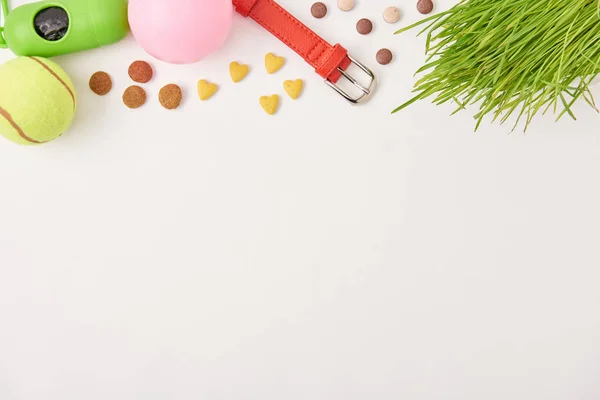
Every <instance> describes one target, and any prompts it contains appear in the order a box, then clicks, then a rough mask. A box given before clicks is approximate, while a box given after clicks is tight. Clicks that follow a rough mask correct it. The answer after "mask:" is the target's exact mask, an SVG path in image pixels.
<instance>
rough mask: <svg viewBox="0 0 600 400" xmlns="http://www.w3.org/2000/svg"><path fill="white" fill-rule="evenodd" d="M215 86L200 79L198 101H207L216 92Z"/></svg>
mask: <svg viewBox="0 0 600 400" xmlns="http://www.w3.org/2000/svg"><path fill="white" fill-rule="evenodd" d="M217 89H218V87H217V85H215V84H214V83H210V82H208V81H205V80H204V79H201V80H199V81H198V95H199V96H200V100H208V99H210V98H211V97H212V96H213V94H215V93H216V92H217Z"/></svg>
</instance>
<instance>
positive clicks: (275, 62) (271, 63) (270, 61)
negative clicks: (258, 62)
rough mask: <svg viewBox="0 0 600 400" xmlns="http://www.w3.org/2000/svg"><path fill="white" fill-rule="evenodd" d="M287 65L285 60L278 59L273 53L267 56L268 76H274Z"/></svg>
mask: <svg viewBox="0 0 600 400" xmlns="http://www.w3.org/2000/svg"><path fill="white" fill-rule="evenodd" d="M283 64H285V58H283V57H278V56H276V55H275V54H273V53H267V55H266V56H265V68H266V69H267V73H268V74H274V73H275V72H277V71H279V70H280V69H281V67H283Z"/></svg>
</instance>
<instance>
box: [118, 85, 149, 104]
mask: <svg viewBox="0 0 600 400" xmlns="http://www.w3.org/2000/svg"><path fill="white" fill-rule="evenodd" d="M123 103H125V105H126V106H127V107H129V108H138V107H141V106H143V105H144V103H146V91H145V90H144V89H142V88H141V87H139V86H129V87H128V88H127V89H125V93H123Z"/></svg>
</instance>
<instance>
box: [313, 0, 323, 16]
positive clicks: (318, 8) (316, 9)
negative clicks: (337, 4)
mask: <svg viewBox="0 0 600 400" xmlns="http://www.w3.org/2000/svg"><path fill="white" fill-rule="evenodd" d="M310 13H311V14H312V16H313V17H315V18H323V17H324V16H326V15H327V6H326V5H325V4H323V3H321V2H320V1H319V2H316V3H315V4H313V5H312V6H311V7H310Z"/></svg>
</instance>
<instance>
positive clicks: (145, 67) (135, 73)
mask: <svg viewBox="0 0 600 400" xmlns="http://www.w3.org/2000/svg"><path fill="white" fill-rule="evenodd" d="M152 75H154V72H153V71H152V67H151V66H150V64H148V63H147V62H146V61H135V62H133V63H132V64H131V65H130V66H129V76H130V77H131V79H133V81H134V82H138V83H148V82H149V81H150V79H152Z"/></svg>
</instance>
